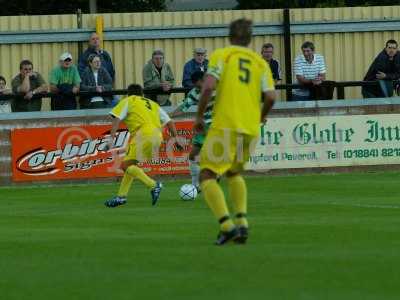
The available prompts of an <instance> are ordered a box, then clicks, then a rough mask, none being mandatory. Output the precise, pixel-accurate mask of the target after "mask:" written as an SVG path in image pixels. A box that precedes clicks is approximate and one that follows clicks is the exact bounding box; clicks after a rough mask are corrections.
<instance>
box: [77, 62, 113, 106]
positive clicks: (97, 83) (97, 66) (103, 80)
mask: <svg viewBox="0 0 400 300" xmlns="http://www.w3.org/2000/svg"><path fill="white" fill-rule="evenodd" d="M88 63H89V67H87V68H86V69H85V72H83V74H82V82H81V91H89V92H99V93H101V92H104V91H111V90H112V78H111V76H110V74H108V72H107V70H106V69H104V68H103V67H102V65H101V58H100V56H99V55H97V54H91V55H89V58H88ZM110 105H111V97H100V96H95V97H88V98H86V97H81V108H106V107H110Z"/></svg>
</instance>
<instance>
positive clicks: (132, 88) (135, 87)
mask: <svg viewBox="0 0 400 300" xmlns="http://www.w3.org/2000/svg"><path fill="white" fill-rule="evenodd" d="M132 95H135V96H143V88H142V86H141V85H140V84H136V83H133V84H130V85H129V86H128V96H132Z"/></svg>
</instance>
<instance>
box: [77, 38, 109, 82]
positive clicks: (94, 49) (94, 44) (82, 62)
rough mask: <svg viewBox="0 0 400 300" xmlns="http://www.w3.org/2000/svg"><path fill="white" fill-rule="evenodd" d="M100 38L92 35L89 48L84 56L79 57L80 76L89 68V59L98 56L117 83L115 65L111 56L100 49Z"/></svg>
mask: <svg viewBox="0 0 400 300" xmlns="http://www.w3.org/2000/svg"><path fill="white" fill-rule="evenodd" d="M100 45H101V44H100V38H99V36H98V35H97V33H95V32H94V33H92V35H91V36H90V39H89V47H88V48H87V49H86V50H85V52H83V54H82V55H81V56H80V57H79V64H78V70H79V74H80V76H82V75H83V73H84V72H85V69H86V68H87V67H89V63H88V59H89V56H90V55H91V54H96V55H98V56H99V57H100V60H101V66H102V67H103V68H104V69H106V70H107V72H108V74H110V76H111V78H112V80H113V82H114V81H115V70H114V65H113V63H112V60H111V56H110V54H109V53H108V52H107V51H105V50H103V49H101V48H100Z"/></svg>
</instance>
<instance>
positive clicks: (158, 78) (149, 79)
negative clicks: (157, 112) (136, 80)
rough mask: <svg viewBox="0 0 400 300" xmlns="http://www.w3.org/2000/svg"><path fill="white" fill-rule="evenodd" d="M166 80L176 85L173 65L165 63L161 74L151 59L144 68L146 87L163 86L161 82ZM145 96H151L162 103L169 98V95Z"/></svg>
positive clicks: (150, 96) (156, 87)
mask: <svg viewBox="0 0 400 300" xmlns="http://www.w3.org/2000/svg"><path fill="white" fill-rule="evenodd" d="M162 81H166V82H168V83H170V84H171V85H172V86H174V85H175V77H174V73H173V72H172V69H171V66H170V65H169V64H167V63H164V65H163V67H162V69H161V75H160V73H159V72H158V70H157V68H156V66H155V65H154V64H153V62H152V61H151V60H149V61H148V62H147V64H146V65H145V66H144V68H143V86H144V88H145V89H158V88H160V87H161V82H162ZM145 97H147V98H150V99H152V100H154V101H156V102H158V103H159V104H160V105H163V104H165V103H166V102H168V100H169V95H145Z"/></svg>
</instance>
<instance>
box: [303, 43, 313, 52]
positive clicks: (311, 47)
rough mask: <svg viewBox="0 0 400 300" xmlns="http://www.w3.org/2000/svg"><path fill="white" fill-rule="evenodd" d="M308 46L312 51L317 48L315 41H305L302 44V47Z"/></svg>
mask: <svg viewBox="0 0 400 300" xmlns="http://www.w3.org/2000/svg"><path fill="white" fill-rule="evenodd" d="M306 48H310V49H311V50H312V51H314V50H315V46H314V44H313V42H309V41H307V42H304V43H303V45H301V49H306Z"/></svg>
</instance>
